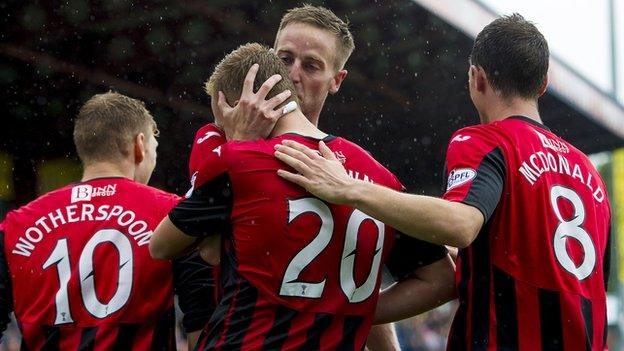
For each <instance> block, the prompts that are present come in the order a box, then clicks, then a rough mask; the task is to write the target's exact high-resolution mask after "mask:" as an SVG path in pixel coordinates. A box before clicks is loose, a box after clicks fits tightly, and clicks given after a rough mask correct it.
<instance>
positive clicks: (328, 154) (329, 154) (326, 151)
mask: <svg viewBox="0 0 624 351" xmlns="http://www.w3.org/2000/svg"><path fill="white" fill-rule="evenodd" d="M319 151H320V152H321V156H323V157H324V158H326V159H328V160H331V161H334V160H338V159H337V158H336V155H335V154H334V152H333V151H331V149H330V148H329V147H328V146H327V145H326V144H325V142H323V140H321V141H319Z"/></svg>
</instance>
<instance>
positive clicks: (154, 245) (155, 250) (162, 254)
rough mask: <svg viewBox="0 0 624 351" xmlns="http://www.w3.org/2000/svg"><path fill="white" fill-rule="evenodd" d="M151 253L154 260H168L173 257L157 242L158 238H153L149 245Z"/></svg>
mask: <svg viewBox="0 0 624 351" xmlns="http://www.w3.org/2000/svg"><path fill="white" fill-rule="evenodd" d="M149 253H150V256H152V258H153V259H157V260H168V259H171V258H173V257H171V255H170V254H169V252H167V250H166V249H165V247H164V246H163V245H162V244H161V243H160V242H159V241H158V240H157V238H156V237H152V239H151V240H150V243H149Z"/></svg>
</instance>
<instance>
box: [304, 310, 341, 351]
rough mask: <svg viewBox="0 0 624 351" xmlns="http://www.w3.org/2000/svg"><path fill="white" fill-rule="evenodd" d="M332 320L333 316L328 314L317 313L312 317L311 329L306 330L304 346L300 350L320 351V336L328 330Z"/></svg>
mask: <svg viewBox="0 0 624 351" xmlns="http://www.w3.org/2000/svg"><path fill="white" fill-rule="evenodd" d="M333 319H334V315H333V314H329V313H317V314H316V315H315V316H314V323H313V324H312V327H310V329H308V335H307V337H306V341H305V344H303V347H302V348H301V350H309V351H314V350H320V349H321V336H322V335H323V333H324V332H325V330H327V328H329V326H330V325H331V323H332V321H333Z"/></svg>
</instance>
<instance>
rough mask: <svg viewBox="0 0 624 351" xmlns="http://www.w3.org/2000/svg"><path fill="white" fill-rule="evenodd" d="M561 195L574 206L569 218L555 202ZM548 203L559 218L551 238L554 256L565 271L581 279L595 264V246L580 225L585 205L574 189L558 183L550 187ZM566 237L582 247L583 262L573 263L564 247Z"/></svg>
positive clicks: (592, 269) (583, 219) (588, 273)
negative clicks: (562, 213)
mask: <svg viewBox="0 0 624 351" xmlns="http://www.w3.org/2000/svg"><path fill="white" fill-rule="evenodd" d="M561 197H562V198H564V199H566V200H568V201H569V202H570V203H571V204H572V207H574V215H573V216H572V218H571V219H569V220H566V219H565V218H563V216H562V215H561V209H560V208H559V204H558V202H557V201H558V200H559V198H561ZM550 204H551V205H552V208H553V211H555V216H556V217H557V219H558V220H559V224H558V225H557V229H555V236H554V238H553V247H554V250H555V257H556V258H557V261H558V262H559V264H560V265H561V266H562V267H563V268H564V269H565V270H566V271H568V272H570V273H572V274H573V275H574V276H575V277H576V278H577V279H578V280H583V279H585V278H587V277H588V276H589V275H590V274H591V273H592V272H593V271H594V267H595V266H596V248H595V247H594V243H593V242H592V239H591V236H590V235H589V233H587V231H586V230H585V228H583V227H581V225H582V224H583V223H584V222H585V206H583V202H582V201H581V198H580V196H578V194H577V193H576V192H574V190H572V189H569V188H566V187H563V186H560V185H555V186H553V187H552V188H551V189H550ZM568 237H570V238H574V239H576V240H577V241H578V242H579V243H580V244H581V246H582V247H583V253H584V257H583V262H581V264H580V265H579V266H577V265H576V264H575V263H574V261H573V260H572V258H571V257H570V254H569V253H568V250H567V248H566V242H567V239H568Z"/></svg>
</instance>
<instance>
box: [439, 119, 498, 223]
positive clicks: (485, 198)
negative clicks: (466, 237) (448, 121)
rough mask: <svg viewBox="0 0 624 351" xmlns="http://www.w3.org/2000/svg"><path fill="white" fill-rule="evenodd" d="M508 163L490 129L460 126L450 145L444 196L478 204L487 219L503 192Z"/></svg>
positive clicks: (451, 199)
mask: <svg viewBox="0 0 624 351" xmlns="http://www.w3.org/2000/svg"><path fill="white" fill-rule="evenodd" d="M506 167H507V166H506V163H505V158H504V154H503V152H502V150H501V148H500V147H499V146H498V144H497V142H496V140H494V138H493V137H492V135H491V133H488V131H487V130H482V129H477V128H476V127H471V128H464V129H461V130H460V131H458V132H457V133H455V135H453V138H452V139H451V141H450V143H449V146H448V150H447V154H446V162H445V176H446V192H445V193H444V196H443V198H444V199H446V200H449V201H456V202H462V203H465V204H467V205H471V206H474V207H476V208H477V209H479V211H481V213H483V216H484V218H485V220H486V221H487V220H489V218H490V217H491V216H492V214H493V213H494V210H495V209H496V207H497V206H498V202H499V200H500V197H501V194H502V192H503V187H504V182H505V176H506V172H507V170H506Z"/></svg>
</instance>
